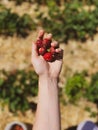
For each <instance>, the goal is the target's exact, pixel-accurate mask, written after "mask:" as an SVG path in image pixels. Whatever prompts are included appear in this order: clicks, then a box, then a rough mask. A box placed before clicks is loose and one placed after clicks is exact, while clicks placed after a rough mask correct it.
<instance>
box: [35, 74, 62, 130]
mask: <svg viewBox="0 0 98 130" xmlns="http://www.w3.org/2000/svg"><path fill="white" fill-rule="evenodd" d="M60 129H61V123H60V108H59V99H58V86H57V78H50V77H48V76H40V77H39V92H38V105H37V111H36V118H35V123H34V127H33V130H60Z"/></svg>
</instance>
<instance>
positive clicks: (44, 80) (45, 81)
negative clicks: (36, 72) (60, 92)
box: [39, 75, 58, 88]
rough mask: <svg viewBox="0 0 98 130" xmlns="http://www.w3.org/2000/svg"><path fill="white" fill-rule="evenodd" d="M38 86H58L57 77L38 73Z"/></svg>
mask: <svg viewBox="0 0 98 130" xmlns="http://www.w3.org/2000/svg"><path fill="white" fill-rule="evenodd" d="M39 86H42V87H48V88H51V87H54V88H58V78H57V77H51V76H48V75H40V76H39Z"/></svg>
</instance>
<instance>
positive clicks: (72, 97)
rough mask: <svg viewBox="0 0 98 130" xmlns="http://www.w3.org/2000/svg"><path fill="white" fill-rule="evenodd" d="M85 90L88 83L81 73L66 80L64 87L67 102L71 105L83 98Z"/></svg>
mask: <svg viewBox="0 0 98 130" xmlns="http://www.w3.org/2000/svg"><path fill="white" fill-rule="evenodd" d="M87 88H88V83H87V81H86V79H85V76H84V74H83V73H76V74H74V75H73V76H72V77H70V78H68V80H67V83H66V84H65V87H64V89H65V94H66V95H67V96H68V100H69V101H70V102H73V103H75V102H76V101H79V100H80V98H83V97H84V95H85V92H86V89H87Z"/></svg>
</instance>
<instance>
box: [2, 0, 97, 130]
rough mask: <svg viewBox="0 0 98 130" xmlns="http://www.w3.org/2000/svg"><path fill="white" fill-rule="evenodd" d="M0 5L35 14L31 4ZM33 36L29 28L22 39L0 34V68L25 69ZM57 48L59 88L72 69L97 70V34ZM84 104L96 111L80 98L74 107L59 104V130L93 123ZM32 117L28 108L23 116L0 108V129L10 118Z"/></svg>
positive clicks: (28, 63)
mask: <svg viewBox="0 0 98 130" xmlns="http://www.w3.org/2000/svg"><path fill="white" fill-rule="evenodd" d="M1 2H2V1H1ZM3 4H5V5H6V6H7V7H8V8H9V7H11V8H12V10H13V11H14V12H18V13H19V14H20V15H22V14H23V13H25V12H26V13H29V14H31V15H35V13H34V12H33V11H32V10H33V9H34V8H35V5H33V6H32V7H31V5H30V4H27V3H24V4H23V5H21V6H17V7H16V6H15V4H14V3H13V2H10V3H8V2H7V0H5V1H4V0H3ZM27 9H28V11H27ZM36 36H37V31H36V32H34V31H32V32H31V34H30V35H29V36H28V37H27V38H25V39H24V38H17V37H16V36H14V37H4V36H0V69H6V70H14V69H25V68H28V67H29V66H31V48H32V41H34V40H35V38H36ZM60 47H61V48H62V49H63V50H64V59H63V67H62V71H61V74H60V83H59V86H60V87H63V85H64V83H65V82H66V77H67V76H69V75H72V74H73V73H74V72H77V71H78V72H81V71H83V70H86V71H88V73H89V75H91V74H92V73H95V72H97V71H98V34H96V35H95V36H94V40H91V39H88V40H87V41H86V42H85V43H81V42H79V41H74V40H73V41H72V40H71V41H69V43H68V44H64V43H61V44H60ZM36 100H37V99H36ZM86 106H89V107H90V108H92V110H93V111H95V112H96V111H97V108H96V105H95V104H93V103H90V102H87V101H84V100H82V101H80V102H79V104H78V106H77V105H72V104H68V105H63V104H62V103H61V123H62V130H64V129H65V130H66V129H67V128H68V127H71V126H75V125H77V124H78V123H80V122H81V121H83V120H86V119H89V120H92V121H94V122H96V121H97V119H96V118H94V117H93V118H91V117H90V116H89V112H87V111H85V110H84V109H85V107H86ZM34 117H35V112H32V111H31V110H29V111H27V112H26V113H25V115H22V114H21V113H19V115H18V116H16V115H13V114H12V113H10V112H9V110H8V108H7V107H5V108H4V109H3V110H2V108H1V107H0V130H4V127H5V126H6V124H7V123H8V122H11V121H14V120H19V121H23V122H26V123H30V124H33V122H34Z"/></svg>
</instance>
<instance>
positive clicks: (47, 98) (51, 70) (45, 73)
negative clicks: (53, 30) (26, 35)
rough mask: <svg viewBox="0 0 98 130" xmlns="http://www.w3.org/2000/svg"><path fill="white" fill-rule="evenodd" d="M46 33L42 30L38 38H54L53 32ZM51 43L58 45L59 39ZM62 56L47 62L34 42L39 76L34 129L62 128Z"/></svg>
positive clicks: (49, 129)
mask: <svg viewBox="0 0 98 130" xmlns="http://www.w3.org/2000/svg"><path fill="white" fill-rule="evenodd" d="M44 34H45V32H44V31H43V30H40V31H39V33H38V37H37V39H39V38H40V37H41V38H43V37H45V38H48V39H52V34H47V35H44ZM51 45H52V46H55V47H58V43H57V41H53V42H52V43H51ZM56 52H60V53H62V58H63V51H62V49H60V48H57V49H56ZM62 58H61V59H59V60H55V61H54V62H46V61H45V60H44V59H43V57H42V56H39V55H38V53H37V46H36V43H35V42H33V44H32V58H31V62H32V65H33V67H34V69H35V72H36V73H37V74H38V76H39V83H38V86H39V91H38V105H37V111H36V116H35V122H34V125H33V130H61V122H60V120H61V117H60V106H59V98H58V78H59V74H60V71H61V67H62Z"/></svg>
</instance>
